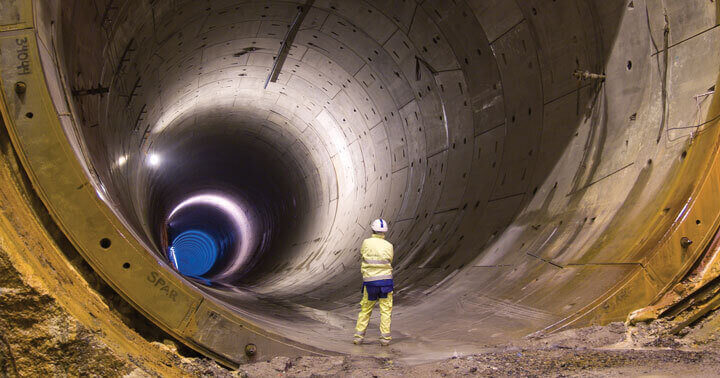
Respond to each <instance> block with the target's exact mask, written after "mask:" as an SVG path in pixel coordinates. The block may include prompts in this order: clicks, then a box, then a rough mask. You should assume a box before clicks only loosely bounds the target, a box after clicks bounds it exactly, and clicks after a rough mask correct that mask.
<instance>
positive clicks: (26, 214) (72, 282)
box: [0, 120, 182, 376]
mask: <svg viewBox="0 0 720 378" xmlns="http://www.w3.org/2000/svg"><path fill="white" fill-rule="evenodd" d="M0 127H4V126H3V124H2V121H1V120H0ZM3 139H4V138H2V137H0V151H2V153H0V183H2V185H0V208H1V209H2V211H0V249H2V250H3V251H4V252H5V253H6V254H7V255H8V256H9V257H10V260H11V262H12V264H13V266H14V267H15V269H17V270H18V271H19V272H20V274H22V275H23V277H24V278H25V279H26V280H27V281H28V282H29V283H30V284H31V285H32V286H33V288H35V289H36V290H38V291H40V292H44V293H46V294H49V295H52V296H53V297H54V298H55V299H56V300H57V301H58V303H59V304H60V306H62V307H63V308H64V309H65V310H66V311H68V312H69V313H70V314H72V315H73V316H74V317H75V318H76V319H77V320H78V321H79V322H80V323H82V324H83V325H84V326H85V327H87V328H88V329H89V330H90V331H92V332H93V333H94V334H95V335H97V336H98V337H99V338H100V339H102V341H103V342H104V343H105V344H106V345H107V346H108V347H109V348H110V349H112V350H113V351H114V352H115V353H116V354H117V355H119V356H129V357H130V358H131V359H132V360H133V361H134V362H135V363H136V364H138V365H139V366H140V367H141V368H143V370H145V371H150V372H155V373H157V374H159V375H161V376H178V375H180V374H181V373H182V371H181V370H178V369H177V367H176V366H173V364H172V362H173V360H172V359H171V356H170V355H169V354H168V353H163V352H162V351H161V350H160V349H159V348H157V347H154V346H152V345H151V344H150V343H149V342H147V341H146V340H145V339H143V338H142V337H141V336H139V335H138V334H137V333H135V332H134V331H132V330H131V329H129V328H128V327H127V326H126V325H125V324H124V323H122V321H121V320H120V319H119V318H118V317H117V316H116V315H114V314H113V313H112V311H111V310H110V309H109V308H108V306H107V305H106V304H105V302H104V301H103V299H102V298H101V297H100V296H99V295H97V294H95V293H94V291H93V290H92V289H91V288H90V287H89V286H88V284H87V283H86V282H85V280H84V279H83V277H82V276H81V275H80V274H79V273H78V272H77V271H76V270H75V268H74V267H73V266H72V265H71V264H70V263H69V262H68V261H67V260H66V258H65V255H64V254H63V252H62V251H61V248H60V247H59V246H58V245H57V243H56V242H55V239H53V237H52V236H51V235H50V234H49V233H48V230H47V229H46V228H45V227H44V225H43V224H42V222H41V221H40V219H39V215H40V214H42V213H43V212H44V211H45V209H43V208H42V205H41V204H40V203H37V204H36V205H35V206H33V204H32V201H31V199H32V198H34V197H35V194H34V193H33V192H32V188H30V187H27V186H26V185H25V183H24V181H23V180H22V176H21V175H22V173H21V168H20V167H19V166H18V165H17V164H16V156H15V155H14V153H13V151H12V148H11V146H10V145H9V144H7V142H8V141H7V140H3Z"/></svg>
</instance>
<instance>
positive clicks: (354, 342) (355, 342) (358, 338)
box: [353, 335, 363, 345]
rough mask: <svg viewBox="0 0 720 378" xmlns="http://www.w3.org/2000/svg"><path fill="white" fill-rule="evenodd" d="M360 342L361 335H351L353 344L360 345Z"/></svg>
mask: <svg viewBox="0 0 720 378" xmlns="http://www.w3.org/2000/svg"><path fill="white" fill-rule="evenodd" d="M362 343H363V337H362V336H360V335H355V337H353V344H355V345H360V344H362Z"/></svg>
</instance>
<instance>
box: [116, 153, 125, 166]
mask: <svg viewBox="0 0 720 378" xmlns="http://www.w3.org/2000/svg"><path fill="white" fill-rule="evenodd" d="M126 162H127V155H122V156H120V157H119V158H118V159H117V165H118V167H122V166H123V165H125V163H126Z"/></svg>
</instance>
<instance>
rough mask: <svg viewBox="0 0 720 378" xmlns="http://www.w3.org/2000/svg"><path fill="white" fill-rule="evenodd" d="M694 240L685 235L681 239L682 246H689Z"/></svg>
mask: <svg viewBox="0 0 720 378" xmlns="http://www.w3.org/2000/svg"><path fill="white" fill-rule="evenodd" d="M692 243H693V241H692V240H690V239H688V238H687V237H685V236H683V237H682V239H680V246H681V247H683V248H687V247H689V246H690V244H692Z"/></svg>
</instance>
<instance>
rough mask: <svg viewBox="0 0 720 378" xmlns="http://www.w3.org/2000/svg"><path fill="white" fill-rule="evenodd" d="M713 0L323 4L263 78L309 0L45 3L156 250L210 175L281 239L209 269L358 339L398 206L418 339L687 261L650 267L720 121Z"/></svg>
mask: <svg viewBox="0 0 720 378" xmlns="http://www.w3.org/2000/svg"><path fill="white" fill-rule="evenodd" d="M696 3H697V4H696V6H681V5H677V6H676V5H673V6H668V8H667V9H662V8H660V6H659V5H657V4H655V3H653V2H648V3H647V4H645V2H644V1H632V2H629V3H628V2H627V1H622V0H618V1H614V0H613V1H607V0H603V1H599V0H598V1H595V0H562V1H555V0H553V1H522V2H520V1H518V2H515V1H505V0H494V1H492V0H488V1H469V0H468V1H454V2H449V1H442V0H437V1H418V2H416V1H410V0H405V1H369V0H368V1H349V0H348V1H340V0H338V1H330V0H328V1H321V0H318V1H315V2H312V3H311V4H312V6H311V7H309V8H308V9H307V14H306V15H305V18H304V19H303V21H302V23H301V25H300V26H299V30H298V32H297V35H296V36H295V37H294V40H292V42H291V48H290V49H289V53H288V56H287V59H286V60H285V61H284V64H283V66H282V70H281V71H280V75H279V77H278V78H277V81H276V82H270V83H268V85H267V87H266V88H265V83H266V81H267V78H268V75H269V74H270V72H271V70H272V67H273V63H274V59H276V58H277V55H278V51H279V48H280V46H281V43H282V41H283V38H284V37H285V35H286V33H287V31H288V30H289V29H290V27H291V25H292V23H293V20H294V19H295V17H297V15H298V13H299V12H300V9H301V6H302V5H303V4H305V3H304V2H295V1H231V2H230V1H172V2H170V1H162V2H156V1H144V0H136V1H130V0H128V1H109V2H95V3H94V6H87V4H86V3H85V2H82V1H69V2H63V3H62V4H60V5H56V6H55V7H56V8H53V6H50V5H48V6H47V9H44V10H42V9H41V12H45V14H46V15H47V17H48V18H52V17H53V15H54V16H57V20H58V22H57V23H54V25H53V26H52V28H50V29H52V31H51V32H48V33H49V35H52V41H53V43H47V41H46V44H45V45H46V46H45V47H46V48H47V47H48V46H52V49H51V50H52V54H50V55H53V56H55V57H56V59H57V60H56V63H57V66H58V67H59V72H60V73H61V77H62V80H63V81H64V86H65V90H66V91H67V92H74V94H73V95H72V96H70V97H71V100H70V105H71V113H72V116H73V119H74V122H75V124H74V127H75V128H76V130H77V132H78V134H79V135H80V138H79V139H78V141H77V143H78V144H79V145H81V146H83V148H84V149H85V150H86V155H85V156H86V157H87V159H88V161H89V165H90V166H91V167H92V168H91V172H92V173H93V174H96V175H97V179H98V182H97V183H98V185H99V184H100V183H101V184H102V185H101V186H99V187H102V188H104V192H103V194H104V196H105V197H106V199H107V201H108V203H109V204H110V205H111V206H113V207H114V208H115V210H116V211H117V213H118V214H119V215H120V216H121V217H122V218H123V220H124V222H126V224H127V225H129V227H130V228H132V229H133V230H134V234H135V235H137V236H138V237H139V238H140V239H141V240H143V241H144V242H145V244H146V245H148V246H149V248H150V249H151V250H152V251H151V252H152V253H155V254H156V255H157V256H158V259H159V260H160V261H159V264H161V265H162V266H164V267H166V268H168V269H169V266H170V264H169V261H168V260H167V256H166V255H165V253H164V252H163V248H164V247H165V245H164V244H163V240H162V234H163V228H164V227H165V226H164V222H165V221H166V220H167V217H168V214H169V213H170V212H171V210H172V208H174V207H175V206H177V205H178V204H179V203H181V202H182V201H183V200H186V199H187V198H190V197H192V196H193V195H196V194H198V193H201V192H203V191H208V190H212V191H216V192H221V193H223V194H225V195H227V196H229V197H231V198H243V199H244V200H242V201H241V202H242V203H243V206H244V208H245V209H247V211H248V213H252V214H258V215H257V217H256V218H257V219H261V220H259V221H258V222H257V223H253V224H255V226H252V227H250V229H251V231H250V232H251V233H252V235H254V237H256V238H262V235H264V234H265V233H267V235H270V236H267V235H266V237H268V238H270V239H268V240H272V242H269V244H267V246H266V247H267V248H265V249H257V253H256V254H255V255H254V256H253V259H252V262H251V263H247V264H244V265H243V266H242V269H238V272H239V273H238V274H237V275H235V276H232V279H225V280H223V281H222V282H215V285H210V286H208V285H207V282H206V283H203V282H196V281H188V284H191V285H195V287H196V290H200V291H202V292H204V293H205V294H206V295H207V296H209V297H212V298H214V300H217V301H220V302H222V303H224V304H225V305H226V306H227V307H228V308H231V309H233V310H235V311H239V312H242V313H243V314H244V316H247V317H250V318H253V319H255V320H256V321H258V322H260V323H261V324H262V325H264V326H266V327H267V328H269V329H275V330H277V332H280V333H281V334H283V335H284V336H286V337H288V338H291V339H293V338H294V339H297V340H301V341H302V342H305V343H308V344H310V345H318V346H319V345H324V344H327V340H323V338H322V337H320V336H319V335H308V334H306V333H303V332H301V331H297V330H294V329H293V327H292V326H291V324H293V322H295V323H294V324H304V325H311V326H313V327H318V329H323V330H325V332H326V335H330V336H329V338H330V339H331V340H332V342H334V343H335V344H332V342H331V343H330V345H331V346H330V347H328V348H330V349H336V350H343V348H348V347H345V346H340V345H341V343H342V342H343V341H342V340H343V338H346V337H347V335H348V332H349V331H348V330H349V329H350V328H351V327H352V321H353V317H354V312H355V308H354V306H355V303H356V301H357V299H358V298H356V297H357V295H356V294H357V292H358V288H359V282H360V276H359V272H358V270H359V263H358V262H359V254H358V247H359V244H360V242H361V240H362V239H363V238H365V237H366V236H367V234H368V232H369V224H370V222H371V221H372V220H373V219H374V218H377V217H383V218H385V219H386V220H388V221H389V224H390V232H389V234H388V239H389V240H390V241H392V242H393V243H394V245H395V250H396V256H395V263H394V269H395V280H396V287H397V293H396V298H397V299H396V303H397V312H396V316H395V322H396V324H398V328H397V329H398V330H399V331H398V332H400V333H402V334H403V335H404V336H405V337H406V338H407V339H409V340H415V341H423V342H442V341H450V342H453V343H460V344H462V343H468V344H470V343H475V344H477V343H483V342H490V341H492V340H496V339H504V338H511V337H518V336H521V335H524V334H527V333H529V332H532V331H534V330H538V329H543V328H546V327H554V326H558V325H566V324H571V323H573V322H575V321H577V320H578V319H583V320H581V321H580V322H578V323H577V324H581V323H582V322H598V321H610V320H620V319H622V318H624V316H625V315H626V314H627V312H628V311H629V310H631V309H632V308H628V306H629V304H628V303H637V304H638V305H637V307H641V306H642V305H643V304H645V303H648V302H649V301H650V300H651V299H652V297H653V296H654V295H655V293H656V292H657V291H658V290H660V288H662V287H664V285H666V284H667V283H668V282H670V281H672V280H673V279H675V278H676V277H677V276H678V275H679V274H681V273H682V272H679V271H677V270H673V271H659V270H653V269H647V268H646V266H647V264H648V261H651V260H652V259H653V258H655V253H656V250H655V249H654V248H652V243H653V242H657V240H659V239H658V238H659V237H660V236H657V235H661V233H657V232H655V233H651V232H650V231H653V230H661V229H669V228H670V227H671V226H672V225H673V222H674V220H675V219H678V217H679V216H680V215H682V214H683V212H684V211H685V210H684V209H683V207H682V204H683V203H684V201H687V199H688V195H689V193H690V192H691V191H692V190H693V183H692V182H685V183H680V184H677V185H675V184H673V186H670V185H669V184H668V183H671V182H674V181H673V180H674V179H675V178H676V177H679V175H680V173H681V171H682V169H683V164H684V162H685V158H686V156H687V149H688V146H689V144H690V142H691V141H692V138H694V137H695V135H697V134H698V133H700V132H702V131H703V130H704V128H703V124H702V122H703V121H704V120H706V119H708V118H710V117H711V115H710V114H709V113H708V109H709V106H710V98H711V97H710V96H708V95H706V96H705V97H702V96H701V97H697V95H698V94H702V93H706V92H709V91H711V90H712V89H714V84H715V82H716V79H717V74H718V69H717V67H718V66H719V65H718V63H720V52H718V51H720V50H719V49H706V48H702V46H706V45H716V44H717V41H718V37H719V36H718V34H717V33H718V29H717V28H715V25H717V18H716V6H715V5H713V4H709V3H708V2H700V1H697V2H696ZM664 13H667V19H668V20H669V21H668V22H669V24H668V27H669V29H667V30H669V32H665V30H666V24H665V19H666V17H665V15H664ZM40 38H41V39H43V38H46V39H47V38H48V36H47V35H46V34H43V33H42V32H41V33H40ZM583 72H586V73H587V74H590V75H586V77H585V78H580V77H578V76H582V73H583ZM577 73H580V75H577ZM592 74H597V75H598V76H596V77H595V78H592V76H593V75H592ZM601 76H602V77H603V78H602V79H600V78H599V77H601ZM92 88H106V89H107V92H106V93H91V92H92V91H91V92H87V91H88V90H89V89H92ZM56 106H57V104H56ZM69 134H71V133H70V132H69ZM153 156H155V159H157V158H158V157H161V158H162V160H161V162H160V164H157V165H156V164H150V162H151V159H154V158H153ZM691 157H692V156H691ZM670 190H672V193H670ZM669 196H670V197H672V199H671V200H666V199H667V198H668V197H669ZM663 201H664V202H663ZM668 201H670V202H668ZM667 203H672V206H670V205H668V206H667V207H666V205H667ZM665 209H667V210H665ZM253 219H255V218H253ZM698 225H700V220H699V219H698ZM644 235H650V236H648V237H647V238H643V237H642V236H644ZM638 237H640V238H642V240H641V241H640V242H638ZM653 238H656V239H653ZM637 277H640V280H642V281H643V282H646V285H647V287H649V289H648V288H642V289H639V290H638V291H637V292H634V293H633V294H632V295H631V296H632V299H633V301H634V302H633V301H628V303H626V304H624V305H623V306H618V307H608V308H606V309H605V310H604V311H603V312H602V314H601V315H593V316H594V317H590V318H588V317H585V316H586V315H587V314H589V313H590V312H591V311H594V309H596V308H597V306H598V303H604V302H602V301H604V300H606V299H607V298H608V297H609V296H611V295H613V293H615V292H617V290H618V287H620V286H619V285H623V284H625V283H627V282H629V280H633V279H637ZM583 317H585V318H583Z"/></svg>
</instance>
